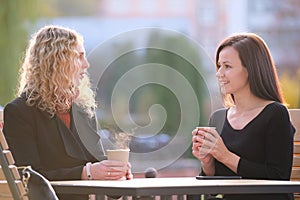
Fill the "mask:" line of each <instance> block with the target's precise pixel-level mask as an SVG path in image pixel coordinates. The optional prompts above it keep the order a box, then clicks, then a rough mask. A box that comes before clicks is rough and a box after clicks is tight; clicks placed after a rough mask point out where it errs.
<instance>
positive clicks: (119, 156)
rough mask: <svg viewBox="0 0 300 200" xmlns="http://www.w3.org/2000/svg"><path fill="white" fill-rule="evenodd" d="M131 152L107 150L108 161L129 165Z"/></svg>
mask: <svg viewBox="0 0 300 200" xmlns="http://www.w3.org/2000/svg"><path fill="white" fill-rule="evenodd" d="M129 151H130V150H129V149H108V150H106V155H107V159H108V160H118V161H123V162H125V163H127V162H128V161H129Z"/></svg>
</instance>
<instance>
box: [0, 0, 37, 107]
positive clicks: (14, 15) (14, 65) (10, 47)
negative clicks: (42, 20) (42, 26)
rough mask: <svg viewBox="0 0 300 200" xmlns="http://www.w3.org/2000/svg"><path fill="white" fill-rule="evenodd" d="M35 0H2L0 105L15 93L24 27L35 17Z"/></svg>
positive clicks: (23, 40)
mask: <svg viewBox="0 0 300 200" xmlns="http://www.w3.org/2000/svg"><path fill="white" fill-rule="evenodd" d="M34 5H36V1H35V0H26V1H24V0H2V1H1V6H0V27H1V29H0V49H1V50H2V52H1V54H0V61H1V62H0V104H1V105H5V104H6V103H7V102H8V101H10V100H11V99H12V98H13V96H14V93H15V89H16V85H17V76H18V69H19V66H20V62H21V57H22V52H23V51H24V49H25V46H26V40H27V35H28V34H27V32H26V28H28V27H26V26H27V25H29V22H30V21H31V20H32V19H33V18H34V17H35V15H36V14H35V9H34Z"/></svg>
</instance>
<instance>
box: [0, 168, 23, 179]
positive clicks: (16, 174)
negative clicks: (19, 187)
mask: <svg viewBox="0 0 300 200" xmlns="http://www.w3.org/2000/svg"><path fill="white" fill-rule="evenodd" d="M9 169H10V170H11V172H12V173H13V176H14V178H15V179H20V178H21V177H20V174H19V172H18V168H17V167H16V166H15V165H10V166H9ZM0 180H6V178H5V174H4V172H3V170H2V168H1V166H0Z"/></svg>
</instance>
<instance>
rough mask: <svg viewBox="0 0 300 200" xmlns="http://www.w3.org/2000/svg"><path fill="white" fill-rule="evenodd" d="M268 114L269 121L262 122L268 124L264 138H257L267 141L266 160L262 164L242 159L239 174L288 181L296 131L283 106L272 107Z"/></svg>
mask: <svg viewBox="0 0 300 200" xmlns="http://www.w3.org/2000/svg"><path fill="white" fill-rule="evenodd" d="M268 112H269V113H268V115H269V116H270V118H269V120H267V121H266V122H262V123H267V126H266V127H267V128H266V130H264V131H265V134H264V138H263V137H262V138H257V139H260V140H265V154H266V160H265V162H264V163H262V164H260V163H254V162H251V161H249V160H246V159H244V158H241V159H240V161H239V164H238V174H239V175H241V176H243V177H247V178H261V179H275V180H276V179H279V180H288V179H289V178H290V174H291V167H292V162H293V137H294V132H295V129H294V127H293V126H292V124H291V122H290V118H289V113H288V111H287V109H286V107H284V106H283V105H280V106H279V105H278V104H277V105H276V106H272V108H271V109H269V110H268ZM253 131H255V130H253Z"/></svg>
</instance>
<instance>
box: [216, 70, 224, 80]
mask: <svg viewBox="0 0 300 200" xmlns="http://www.w3.org/2000/svg"><path fill="white" fill-rule="evenodd" d="M223 76H224V72H223V68H222V67H219V68H218V70H217V73H216V77H217V78H220V77H223Z"/></svg>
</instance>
